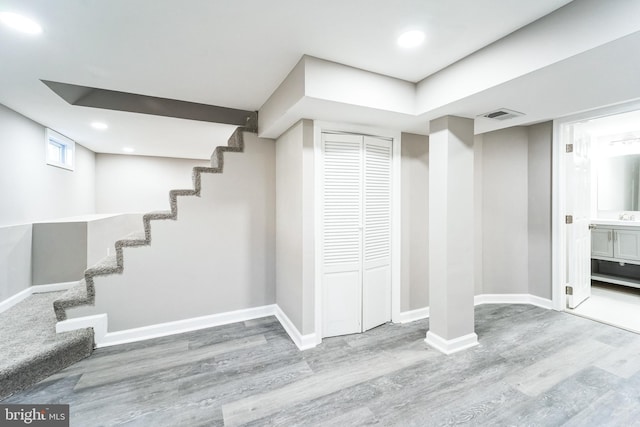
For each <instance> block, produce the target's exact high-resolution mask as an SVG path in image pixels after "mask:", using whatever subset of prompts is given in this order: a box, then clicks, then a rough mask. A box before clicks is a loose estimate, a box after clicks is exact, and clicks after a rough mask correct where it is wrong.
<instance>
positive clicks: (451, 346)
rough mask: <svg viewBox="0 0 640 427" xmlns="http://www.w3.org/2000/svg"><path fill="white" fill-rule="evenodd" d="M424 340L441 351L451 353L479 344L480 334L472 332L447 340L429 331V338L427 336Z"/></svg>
mask: <svg viewBox="0 0 640 427" xmlns="http://www.w3.org/2000/svg"><path fill="white" fill-rule="evenodd" d="M424 342H426V343H427V344H428V345H429V346H431V347H433V348H435V349H436V350H438V351H439V352H441V353H444V354H446V355H449V354H453V353H457V352H459V351H462V350H466V349H468V348H471V347H474V346H476V345H478V335H476V334H475V333H471V334H467V335H463V336H461V337H458V338H454V339H452V340H446V339H444V338H442V337H441V336H439V335H437V334H434V333H433V332H431V331H428V332H427V338H425V340H424Z"/></svg>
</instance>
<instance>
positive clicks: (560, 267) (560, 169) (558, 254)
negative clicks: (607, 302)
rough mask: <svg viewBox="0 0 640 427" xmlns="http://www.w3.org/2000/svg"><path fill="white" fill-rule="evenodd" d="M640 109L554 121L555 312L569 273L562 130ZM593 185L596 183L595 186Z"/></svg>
mask: <svg viewBox="0 0 640 427" xmlns="http://www.w3.org/2000/svg"><path fill="white" fill-rule="evenodd" d="M634 110H640V101H638V100H635V101H633V102H627V103H623V104H618V105H614V106H609V107H604V108H599V109H595V110H591V111H587V112H584V113H580V114H575V115H572V116H567V117H563V118H560V119H556V120H554V121H553V148H552V154H551V158H552V161H553V163H552V172H551V176H552V187H551V188H552V190H551V191H552V197H551V205H552V209H551V212H552V217H551V259H552V263H551V271H552V272H551V299H552V301H553V308H554V310H558V311H565V310H566V303H565V290H564V288H565V286H566V271H567V267H568V266H567V225H566V224H565V215H568V214H569V213H568V212H566V206H567V190H566V183H567V181H566V180H567V170H566V168H567V166H566V162H565V157H564V154H565V149H564V144H566V142H565V141H562V140H561V132H560V129H561V127H562V126H563V125H567V124H570V123H575V122H581V121H584V120H589V119H595V118H598V117H604V116H610V115H613V114H620V113H627V112H629V111H634ZM592 185H593V184H592Z"/></svg>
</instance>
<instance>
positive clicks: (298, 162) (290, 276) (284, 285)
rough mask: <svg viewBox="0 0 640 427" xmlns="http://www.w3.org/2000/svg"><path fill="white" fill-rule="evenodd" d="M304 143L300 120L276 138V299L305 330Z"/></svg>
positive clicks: (296, 323) (299, 328)
mask: <svg viewBox="0 0 640 427" xmlns="http://www.w3.org/2000/svg"><path fill="white" fill-rule="evenodd" d="M302 144H303V123H302V122H298V123H297V124H295V125H294V126H293V127H292V128H291V129H289V130H288V131H287V132H285V133H284V134H283V135H282V136H280V138H278V139H277V140H276V302H277V304H278V306H279V307H280V308H281V309H282V311H284V313H285V314H286V315H287V316H288V317H289V319H291V321H292V322H293V324H294V325H295V326H296V328H298V330H300V331H301V330H302V311H303V307H302V242H303V239H302Z"/></svg>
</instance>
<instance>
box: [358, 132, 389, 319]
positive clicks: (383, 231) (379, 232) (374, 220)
mask: <svg viewBox="0 0 640 427" xmlns="http://www.w3.org/2000/svg"><path fill="white" fill-rule="evenodd" d="M391 156H392V150H391V141H387V140H383V139H379V138H372V137H364V191H363V193H364V268H363V275H364V276H363V284H362V307H363V309H362V317H363V323H364V330H367V329H371V328H373V327H376V326H378V325H381V324H383V323H386V322H388V321H390V320H391V188H392V187H391V182H392V179H391V178H392V177H391V168H392V163H391V158H392V157H391Z"/></svg>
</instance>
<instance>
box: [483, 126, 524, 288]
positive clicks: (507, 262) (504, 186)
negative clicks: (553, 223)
mask: <svg viewBox="0 0 640 427" xmlns="http://www.w3.org/2000/svg"><path fill="white" fill-rule="evenodd" d="M527 158H528V134H527V128H525V127H514V128H508V129H503V130H500V131H495V132H489V133H486V134H483V135H482V172H483V175H482V242H483V244H482V252H483V253H482V261H483V263H482V267H483V268H482V269H483V271H482V287H483V289H482V293H485V294H504V293H528V282H529V277H528V270H529V267H528V265H529V261H528V233H529V230H528V172H527V168H528V160H527Z"/></svg>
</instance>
